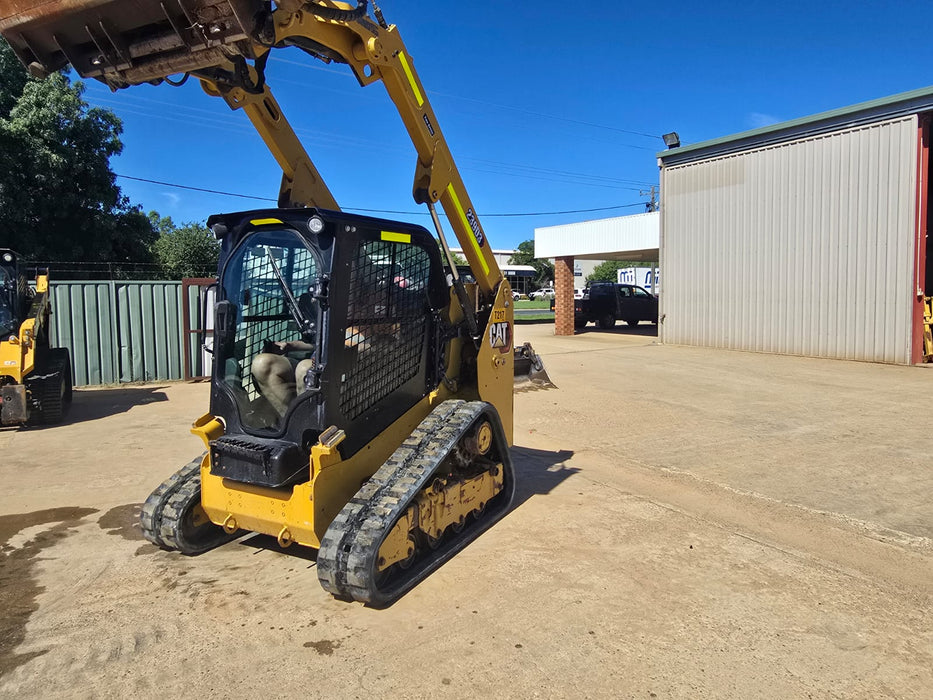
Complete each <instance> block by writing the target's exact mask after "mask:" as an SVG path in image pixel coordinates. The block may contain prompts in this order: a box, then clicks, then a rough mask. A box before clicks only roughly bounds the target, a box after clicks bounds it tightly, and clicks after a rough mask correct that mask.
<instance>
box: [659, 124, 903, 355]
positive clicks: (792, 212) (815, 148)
mask: <svg viewBox="0 0 933 700" xmlns="http://www.w3.org/2000/svg"><path fill="white" fill-rule="evenodd" d="M916 149H917V118H916V116H910V117H906V118H901V119H896V120H891V121H886V122H879V123H876V124H871V125H867V126H861V127H858V128H853V129H849V130H842V131H837V132H833V133H830V134H826V135H822V136H817V137H812V138H806V139H802V140H799V141H793V142H789V143H784V144H779V145H775V146H770V147H765V148H761V149H758V150H752V151H745V152H741V153H738V154H734V155H728V156H722V157H718V158H713V159H709V160H705V161H698V162H693V163H687V164H683V165H677V166H671V167H664V168H662V171H661V193H662V200H661V203H662V207H661V269H662V271H663V274H664V290H663V292H662V297H661V314H662V315H663V317H664V318H663V323H662V324H661V339H662V341H663V342H666V343H677V344H685V345H702V346H711V347H718V348H730V349H737V350H750V351H758V352H774V353H782V354H792V355H806V356H812V357H832V358H840V359H850V360H870V361H875V362H893V363H903V364H908V363H909V362H910V344H911V318H912V301H913V293H914V288H913V287H914V238H915V228H914V227H915V206H916V187H917V183H916V168H917V151H916Z"/></svg>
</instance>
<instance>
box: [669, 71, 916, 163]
mask: <svg viewBox="0 0 933 700" xmlns="http://www.w3.org/2000/svg"><path fill="white" fill-rule="evenodd" d="M929 110H933V86H930V87H925V88H919V89H917V90H911V91H909V92H902V93H899V94H897V95H890V96H888V97H882V98H879V99H877V100H869V101H868V102H860V103H859V104H855V105H851V106H849V107H842V108H840V109H834V110H830V111H828V112H820V113H819V114H814V115H811V116H807V117H801V118H799V119H792V120H790V121H786V122H780V123H778V124H772V125H770V126H765V127H761V128H760V129H751V130H749V131H742V132H740V133H738V134H732V135H730V136H722V137H720V138H715V139H709V140H707V141H701V142H699V143H695V144H690V145H688V146H681V147H679V148H671V149H669V150H666V151H659V152H658V154H657V157H658V158H659V159H660V161H661V164H662V165H663V166H671V165H679V164H681V163H686V162H690V161H694V160H700V159H703V158H709V157H713V156H719V155H726V154H728V153H735V152H737V151H741V150H745V149H747V148H750V147H758V146H765V145H770V144H774V143H779V142H782V141H790V140H792V139H797V138H800V137H802V136H810V135H815V134H819V133H825V132H828V131H833V130H836V129H839V128H843V127H852V126H858V125H860V124H867V123H871V122H875V121H881V120H883V119H892V118H896V117H899V116H906V115H908V114H916V113H918V112H926V111H929Z"/></svg>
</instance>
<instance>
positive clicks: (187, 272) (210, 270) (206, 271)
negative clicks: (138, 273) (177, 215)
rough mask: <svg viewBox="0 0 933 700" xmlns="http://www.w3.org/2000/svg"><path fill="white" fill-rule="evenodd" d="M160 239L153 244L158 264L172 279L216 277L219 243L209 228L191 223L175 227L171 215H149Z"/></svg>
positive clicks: (153, 213)
mask: <svg viewBox="0 0 933 700" xmlns="http://www.w3.org/2000/svg"><path fill="white" fill-rule="evenodd" d="M149 221H150V223H151V224H152V227H153V228H154V229H155V230H156V231H158V232H159V237H158V238H157V239H156V241H155V243H154V244H153V245H152V250H153V253H154V254H155V258H156V261H157V262H158V263H159V264H160V265H161V266H162V268H163V270H164V271H165V274H167V275H169V276H170V277H172V278H176V279H180V278H182V277H213V276H214V275H215V274H216V273H217V259H218V258H219V257H220V241H218V240H217V239H215V238H214V234H213V233H211V230H210V229H209V228H207V226H205V225H203V224H199V223H195V222H189V223H186V224H183V225H182V226H176V225H175V222H173V221H172V217H170V216H159V215H158V213H156V212H154V211H151V212H149Z"/></svg>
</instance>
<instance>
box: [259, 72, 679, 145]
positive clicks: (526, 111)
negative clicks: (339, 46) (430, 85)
mask: <svg viewBox="0 0 933 700" xmlns="http://www.w3.org/2000/svg"><path fill="white" fill-rule="evenodd" d="M272 61H274V62H276V63H285V64H288V65H292V66H300V67H302V68H309V69H311V70H318V71H322V72H325V73H333V74H335V75H345V74H346V73H345V72H344V71H341V70H336V69H334V68H325V67H324V66H316V65H312V64H307V63H302V62H300V61H290V60H288V59H285V58H279V57H277V56H276V57H273V58H272ZM427 92H428V94H429V95H437V96H438V97H446V98H449V99H454V100H463V101H464V102H473V103H475V104H480V105H485V106H487V107H495V108H496V109H505V110H509V111H512V112H519V113H521V114H528V115H531V116H534V117H541V118H543V119H553V120H554V121H560V122H567V123H568V124H579V125H580V126H588V127H591V128H594V129H605V130H607V131H614V132H616V133H619V134H631V135H633V136H644V137H645V138H649V139H658V140H661V136H660V135H658V134H649V133H646V132H644V131H634V130H632V129H621V128H619V127H616V126H608V125H606V124H596V123H594V122H588V121H583V120H581V119H570V118H568V117H558V116H557V115H555V114H546V113H544V112H535V111H533V110H530V109H524V108H523V107H513V106H511V105H503V104H498V103H496V102H488V101H486V100H478V99H476V98H474V97H463V96H461V95H454V94H451V93H448V92H439V91H437V90H428V91H427ZM634 148H645V147H644V146H634ZM646 150H652V149H650V148H649V149H646Z"/></svg>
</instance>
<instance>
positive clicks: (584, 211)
mask: <svg viewBox="0 0 933 700" xmlns="http://www.w3.org/2000/svg"><path fill="white" fill-rule="evenodd" d="M115 174H116V176H117V177H119V178H122V179H124V180H135V181H136V182H145V183H148V184H150V185H161V186H162V187H174V188H176V189H179V190H190V191H192V192H205V193H207V194H217V195H221V196H224V197H238V198H240V199H255V200H259V201H261V202H277V201H278V200H275V199H273V198H271V197H259V196H257V195H252V194H240V193H237V192H224V191H222V190H211V189H207V188H204V187H194V186H192V185H179V184H177V183H174V182H164V181H162V180H150V179H148V178H144V177H133V176H132V175H121V174H120V173H115ZM644 205H645V203H644V202H634V203H632V204H618V205H615V206H611V207H594V208H592V209H567V210H564V211H536V212H523V213H514V212H509V213H498V214H483V215H482V216H483V217H484V218H491V217H500V218H502V217H521V216H558V215H560V214H587V213H590V212H596V211H611V210H613V209H627V208H629V207H642V206H644ZM343 208H344V209H345V210H347V211H361V212H369V213H377V214H403V215H405V216H428V215H429V213H428V212H426V211H401V210H397V209H365V208H363V207H343Z"/></svg>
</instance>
